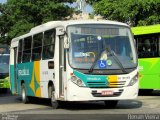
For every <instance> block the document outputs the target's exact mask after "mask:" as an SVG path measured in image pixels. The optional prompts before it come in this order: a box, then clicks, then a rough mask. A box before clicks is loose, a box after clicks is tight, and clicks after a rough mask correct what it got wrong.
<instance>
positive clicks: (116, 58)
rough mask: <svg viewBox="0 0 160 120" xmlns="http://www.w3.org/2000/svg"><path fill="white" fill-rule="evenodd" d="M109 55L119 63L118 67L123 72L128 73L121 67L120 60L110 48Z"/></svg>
mask: <svg viewBox="0 0 160 120" xmlns="http://www.w3.org/2000/svg"><path fill="white" fill-rule="evenodd" d="M110 55H112V56H113V59H114V60H115V61H116V63H117V64H118V65H119V67H120V68H121V70H122V71H123V72H124V73H128V72H127V71H126V70H125V68H124V67H123V65H122V63H121V61H120V60H119V59H118V57H117V55H116V53H115V52H114V51H113V50H110Z"/></svg>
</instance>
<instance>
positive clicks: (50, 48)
mask: <svg viewBox="0 0 160 120" xmlns="http://www.w3.org/2000/svg"><path fill="white" fill-rule="evenodd" d="M54 48H55V29H52V30H48V31H45V32H44V39H43V52H42V59H43V60H46V59H53V57H54Z"/></svg>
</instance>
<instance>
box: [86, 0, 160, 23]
mask: <svg viewBox="0 0 160 120" xmlns="http://www.w3.org/2000/svg"><path fill="white" fill-rule="evenodd" d="M87 1H88V2H89V3H90V4H92V6H93V8H94V12H95V14H100V15H102V16H103V17H104V18H106V19H109V20H116V21H121V22H129V23H130V24H131V26H140V25H152V24H159V23H160V14H159V11H160V0H87Z"/></svg>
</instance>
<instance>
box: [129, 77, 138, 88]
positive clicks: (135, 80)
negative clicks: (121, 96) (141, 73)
mask: <svg viewBox="0 0 160 120" xmlns="http://www.w3.org/2000/svg"><path fill="white" fill-rule="evenodd" d="M137 81H138V74H136V75H135V76H134V77H133V78H132V79H131V81H130V82H129V84H128V86H133V85H134V84H135V83H136V82H137Z"/></svg>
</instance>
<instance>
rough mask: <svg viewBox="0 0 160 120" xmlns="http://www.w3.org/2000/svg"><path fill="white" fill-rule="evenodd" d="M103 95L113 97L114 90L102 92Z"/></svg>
mask: <svg viewBox="0 0 160 120" xmlns="http://www.w3.org/2000/svg"><path fill="white" fill-rule="evenodd" d="M101 95H113V91H112V90H107V91H102V92H101Z"/></svg>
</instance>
